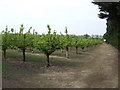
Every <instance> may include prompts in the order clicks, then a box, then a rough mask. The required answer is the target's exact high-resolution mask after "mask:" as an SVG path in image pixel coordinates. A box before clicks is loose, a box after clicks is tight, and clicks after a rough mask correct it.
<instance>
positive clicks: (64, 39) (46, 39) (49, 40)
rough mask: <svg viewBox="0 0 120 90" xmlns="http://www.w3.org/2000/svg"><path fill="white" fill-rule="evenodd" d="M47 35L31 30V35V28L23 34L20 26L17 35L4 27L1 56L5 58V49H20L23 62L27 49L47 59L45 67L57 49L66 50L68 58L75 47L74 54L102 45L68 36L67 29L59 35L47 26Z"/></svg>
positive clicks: (78, 37) (97, 41)
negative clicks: (39, 53)
mask: <svg viewBox="0 0 120 90" xmlns="http://www.w3.org/2000/svg"><path fill="white" fill-rule="evenodd" d="M47 28H48V33H47V34H42V35H40V34H38V33H37V32H35V30H33V33H31V29H32V27H30V29H29V30H28V32H26V33H23V30H24V26H23V25H21V27H20V30H19V32H18V33H16V32H14V29H11V30H8V28H7V27H6V29H5V30H3V31H2V32H1V35H0V36H2V50H3V53H4V54H3V56H4V58H5V57H6V50H7V49H20V50H21V51H22V53H23V61H25V52H26V50H27V49H30V50H34V49H37V50H40V51H42V52H43V53H44V54H45V55H46V57H47V67H49V66H50V64H49V56H50V55H51V54H52V53H53V52H54V51H56V50H57V49H64V50H66V57H67V58H69V54H68V51H69V48H70V47H75V48H76V53H77V50H78V48H82V49H84V48H87V47H90V46H93V45H97V44H101V43H103V41H102V40H100V39H99V38H98V39H94V38H85V37H80V36H77V35H69V34H68V30H67V27H66V28H65V35H63V34H62V33H61V34H60V35H59V34H57V33H56V31H54V32H53V33H52V32H51V28H50V25H47Z"/></svg>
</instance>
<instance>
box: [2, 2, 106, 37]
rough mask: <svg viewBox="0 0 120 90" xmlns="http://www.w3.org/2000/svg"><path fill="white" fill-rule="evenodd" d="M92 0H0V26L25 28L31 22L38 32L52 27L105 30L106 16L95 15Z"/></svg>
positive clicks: (70, 30) (73, 31) (72, 31)
mask: <svg viewBox="0 0 120 90" xmlns="http://www.w3.org/2000/svg"><path fill="white" fill-rule="evenodd" d="M91 1H92V0H0V30H3V29H5V27H6V25H8V27H9V28H14V29H15V30H16V31H19V28H20V24H24V27H25V31H27V30H28V29H29V27H30V26H32V27H33V28H34V29H35V30H36V31H37V32H38V33H40V34H41V33H46V32H47V24H50V26H51V29H52V30H56V31H57V32H58V33H59V32H60V31H61V32H62V33H64V31H65V27H67V28H68V33H69V34H77V35H81V34H86V33H87V34H90V35H91V34H99V35H103V34H104V33H105V32H106V20H103V19H100V18H98V13H99V9H98V6H97V5H94V4H92V3H91Z"/></svg>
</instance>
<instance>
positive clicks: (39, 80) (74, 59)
mask: <svg viewBox="0 0 120 90" xmlns="http://www.w3.org/2000/svg"><path fill="white" fill-rule="evenodd" d="M59 57H60V56H59ZM51 59H53V60H54V59H55V60H58V61H61V62H66V63H62V64H61V63H55V64H54V63H52V66H51V67H49V68H46V67H43V66H40V64H39V63H38V62H35V61H34V62H33V61H28V62H26V63H22V62H16V59H11V58H8V59H7V60H4V63H7V64H8V65H11V66H12V67H11V68H9V72H8V71H6V70H5V71H3V72H4V73H7V74H3V87H4V88H10V87H12V88H15V87H17V88H117V87H118V51H117V50H116V49H115V48H114V47H112V46H111V45H108V44H105V43H104V44H101V45H97V46H96V47H94V48H93V47H92V48H89V49H88V50H87V51H86V52H83V53H81V54H79V55H76V54H71V56H70V59H65V58H64V57H62V58H57V56H53V57H52V56H51ZM31 62H32V65H31ZM40 63H41V62H40ZM67 63H68V64H67ZM11 72H12V73H11ZM8 73H10V74H8ZM11 82H12V83H11Z"/></svg>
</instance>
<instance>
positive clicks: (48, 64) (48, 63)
mask: <svg viewBox="0 0 120 90" xmlns="http://www.w3.org/2000/svg"><path fill="white" fill-rule="evenodd" d="M46 56H47V67H49V66H50V62H49V54H47V55H46Z"/></svg>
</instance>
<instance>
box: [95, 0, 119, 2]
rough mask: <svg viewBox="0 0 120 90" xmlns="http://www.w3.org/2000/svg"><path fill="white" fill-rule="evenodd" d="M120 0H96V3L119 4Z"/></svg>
mask: <svg viewBox="0 0 120 90" xmlns="http://www.w3.org/2000/svg"><path fill="white" fill-rule="evenodd" d="M119 1H120V0H94V2H119Z"/></svg>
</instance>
